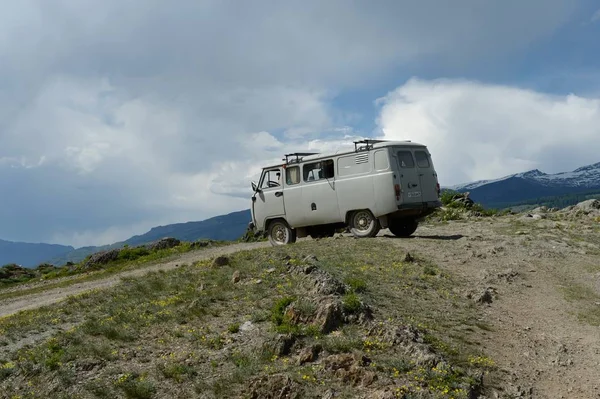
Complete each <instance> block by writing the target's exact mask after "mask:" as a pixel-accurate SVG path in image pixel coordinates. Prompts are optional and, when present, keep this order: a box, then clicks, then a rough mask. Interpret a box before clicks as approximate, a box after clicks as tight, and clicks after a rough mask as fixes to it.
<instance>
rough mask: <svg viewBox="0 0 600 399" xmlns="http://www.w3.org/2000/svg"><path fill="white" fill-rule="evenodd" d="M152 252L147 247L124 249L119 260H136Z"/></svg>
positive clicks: (120, 252)
mask: <svg viewBox="0 0 600 399" xmlns="http://www.w3.org/2000/svg"><path fill="white" fill-rule="evenodd" d="M149 254H150V251H149V250H148V249H147V248H145V247H136V248H129V247H124V248H123V249H121V250H120V251H119V260H136V259H138V258H141V257H142V256H146V255H149Z"/></svg>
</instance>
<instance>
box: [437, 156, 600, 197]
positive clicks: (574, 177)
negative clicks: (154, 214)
mask: <svg viewBox="0 0 600 399" xmlns="http://www.w3.org/2000/svg"><path fill="white" fill-rule="evenodd" d="M511 178H519V179H524V180H530V181H533V182H537V183H540V184H542V185H544V186H551V187H552V186H554V187H556V186H560V187H581V188H597V187H600V162H598V163H595V164H593V165H588V166H582V167H581V168H577V169H575V170H574V171H572V172H561V173H556V174H547V173H544V172H542V171H540V170H539V169H534V170H530V171H528V172H523V173H516V174H514V175H508V176H504V177H501V178H499V179H493V180H478V181H474V182H471V183H465V184H458V185H456V186H453V187H448V188H450V189H452V190H456V191H468V190H474V189H476V188H478V187H481V186H484V185H487V184H492V183H498V182H501V181H503V180H507V179H511Z"/></svg>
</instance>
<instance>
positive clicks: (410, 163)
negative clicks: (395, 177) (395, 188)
mask: <svg viewBox="0 0 600 399" xmlns="http://www.w3.org/2000/svg"><path fill="white" fill-rule="evenodd" d="M398 164H399V165H400V167H401V168H414V167H415V161H414V160H413V157H412V153H411V152H410V151H398Z"/></svg>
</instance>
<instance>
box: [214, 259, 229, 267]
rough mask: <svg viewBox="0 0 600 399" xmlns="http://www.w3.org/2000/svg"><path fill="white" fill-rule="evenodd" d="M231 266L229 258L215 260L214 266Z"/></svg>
mask: <svg viewBox="0 0 600 399" xmlns="http://www.w3.org/2000/svg"><path fill="white" fill-rule="evenodd" d="M228 264H229V258H228V257H227V256H217V257H216V258H215V260H213V266H216V267H221V266H227V265H228Z"/></svg>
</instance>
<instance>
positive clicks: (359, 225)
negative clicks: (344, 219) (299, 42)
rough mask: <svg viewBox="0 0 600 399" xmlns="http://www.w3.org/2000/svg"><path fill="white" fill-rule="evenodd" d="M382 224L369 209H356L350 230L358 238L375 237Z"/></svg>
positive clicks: (351, 217) (351, 218) (351, 219)
mask: <svg viewBox="0 0 600 399" xmlns="http://www.w3.org/2000/svg"><path fill="white" fill-rule="evenodd" d="M380 229H381V226H380V225H379V220H377V218H376V217H375V216H373V214H372V213H371V211H369V210H368V209H364V210H360V211H356V212H354V213H352V215H351V216H350V232H351V233H352V234H353V235H354V237H357V238H365V237H375V236H376V235H377V233H379V230H380Z"/></svg>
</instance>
